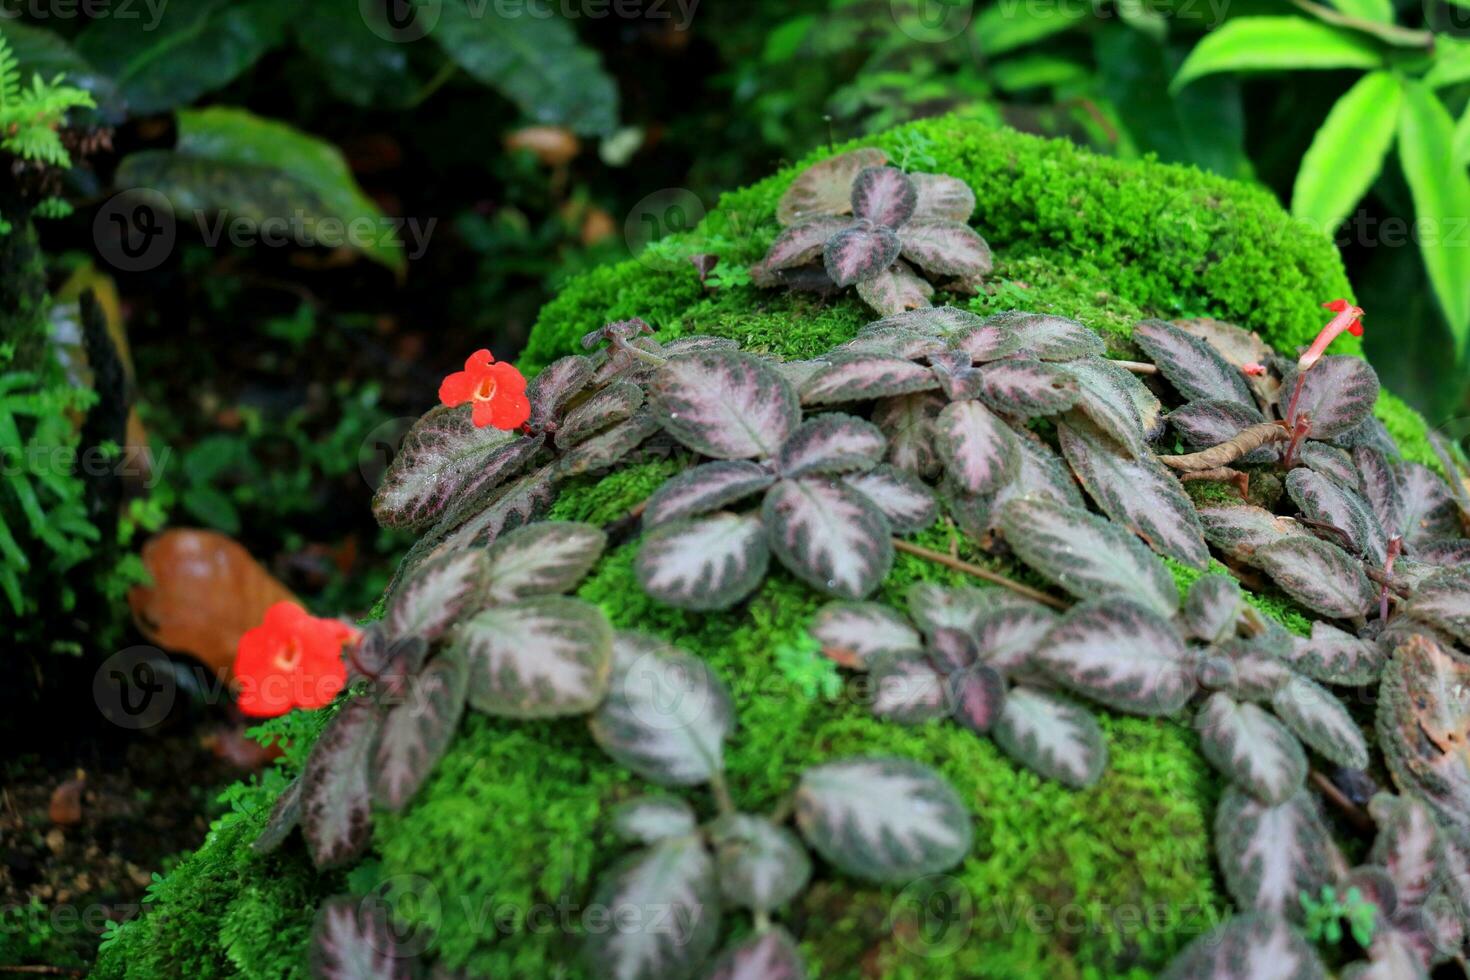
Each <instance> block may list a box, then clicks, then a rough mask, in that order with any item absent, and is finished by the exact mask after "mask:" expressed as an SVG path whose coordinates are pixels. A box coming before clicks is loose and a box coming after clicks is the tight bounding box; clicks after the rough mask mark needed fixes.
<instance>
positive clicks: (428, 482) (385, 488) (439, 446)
mask: <svg viewBox="0 0 1470 980" xmlns="http://www.w3.org/2000/svg"><path fill="white" fill-rule="evenodd" d="M543 441H544V440H543V439H542V438H541V437H536V438H534V439H527V438H524V437H521V436H518V435H517V434H516V433H514V432H504V431H502V430H500V429H497V428H495V427H493V426H486V427H485V428H476V426H475V423H474V422H473V421H471V419H470V410H469V406H467V405H465V406H460V407H459V408H445V407H443V406H440V407H438V408H435V409H432V410H431V411H429V412H427V413H426V414H425V415H424V417H423V418H421V419H419V420H418V421H417V422H415V423H414V424H413V428H411V429H409V430H408V434H407V435H406V436H404V438H403V444H402V445H401V446H400V447H399V449H398V453H397V455H395V456H394V457H393V462H392V463H391V464H389V466H388V471H387V472H386V473H385V474H384V475H383V482H382V484H381V485H379V487H378V491H377V493H376V494H374V495H373V516H375V517H376V518H377V519H378V523H379V524H382V525H383V526H384V527H402V528H409V529H414V530H417V529H420V528H423V527H426V526H428V525H429V524H431V523H433V522H434V521H436V520H438V519H439V518H441V517H443V516H444V515H445V514H446V513H447V512H448V511H449V509H450V507H451V506H453V505H455V504H459V503H462V502H463V501H465V500H466V499H468V498H471V497H475V496H477V495H479V494H481V493H483V492H485V491H487V490H490V489H491V488H493V487H495V486H497V485H498V484H500V483H502V482H504V481H505V480H506V479H507V478H508V477H511V476H513V475H514V474H515V472H516V471H517V470H519V469H520V468H521V467H523V466H525V465H526V463H527V462H528V461H529V460H530V458H531V457H532V456H534V455H535V454H536V451H537V450H538V449H540V448H541V445H542V443H543Z"/></svg>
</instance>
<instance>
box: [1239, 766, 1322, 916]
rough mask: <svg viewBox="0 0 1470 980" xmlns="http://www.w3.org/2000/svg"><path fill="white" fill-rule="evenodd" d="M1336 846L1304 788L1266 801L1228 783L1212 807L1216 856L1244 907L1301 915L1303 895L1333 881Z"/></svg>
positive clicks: (1309, 893)
mask: <svg viewBox="0 0 1470 980" xmlns="http://www.w3.org/2000/svg"><path fill="white" fill-rule="evenodd" d="M1335 850H1336V848H1335V845H1334V844H1333V843H1332V838H1331V836H1330V834H1329V832H1328V829H1327V827H1326V825H1325V824H1324V823H1323V821H1322V815H1321V813H1320V812H1319V810H1318V808H1317V804H1316V801H1315V800H1314V799H1313V798H1312V796H1311V794H1310V793H1309V792H1308V791H1306V790H1304V789H1303V790H1297V791H1296V792H1295V793H1293V794H1291V795H1289V796H1288V797H1287V798H1286V799H1285V800H1284V801H1283V802H1281V803H1280V804H1277V805H1270V804H1266V803H1262V802H1261V801H1259V800H1257V799H1255V798H1254V797H1252V796H1251V795H1250V794H1249V793H1247V792H1245V791H1244V790H1243V789H1242V788H1240V787H1239V786H1230V787H1227V788H1226V790H1225V794H1224V796H1223V797H1222V798H1221V800H1220V804H1219V806H1218V808H1217V809H1216V811H1215V854H1216V856H1217V857H1218V859H1219V862H1220V870H1221V871H1222V872H1224V877H1225V885H1226V887H1227V888H1228V889H1229V891H1230V895H1231V897H1232V898H1234V899H1235V902H1236V904H1237V905H1238V906H1240V907H1241V908H1242V909H1256V910H1259V911H1261V912H1266V913H1269V914H1270V915H1273V916H1284V917H1286V918H1289V919H1297V918H1299V917H1300V915H1301V904H1300V902H1299V896H1300V895H1301V893H1302V892H1306V893H1307V894H1308V895H1318V894H1320V893H1321V890H1322V886H1323V885H1325V884H1329V883H1331V882H1332V880H1333V877H1334V868H1333V858H1334V852H1335Z"/></svg>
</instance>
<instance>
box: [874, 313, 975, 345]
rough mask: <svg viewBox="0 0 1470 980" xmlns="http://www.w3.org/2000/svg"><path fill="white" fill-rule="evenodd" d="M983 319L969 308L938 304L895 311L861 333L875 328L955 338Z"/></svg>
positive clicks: (875, 321)
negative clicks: (899, 311)
mask: <svg viewBox="0 0 1470 980" xmlns="http://www.w3.org/2000/svg"><path fill="white" fill-rule="evenodd" d="M984 322H985V321H984V320H983V319H982V318H981V317H980V316H979V315H978V314H975V313H971V312H970V311H969V310H962V309H960V308H959V307H957V306H939V307H935V308H934V309H929V310H914V311H912V312H909V313H895V314H893V315H891V316H885V317H884V318H883V319H881V320H874V321H873V322H872V323H870V324H868V325H867V326H866V327H864V328H863V330H862V332H863V333H869V332H872V331H876V330H894V329H901V330H912V331H913V332H914V333H920V334H923V335H925V336H926V337H941V338H945V339H950V338H956V337H959V336H961V335H963V334H964V333H965V332H966V331H968V330H971V329H973V328H975V327H978V326H980V325H982V324H983V323H984Z"/></svg>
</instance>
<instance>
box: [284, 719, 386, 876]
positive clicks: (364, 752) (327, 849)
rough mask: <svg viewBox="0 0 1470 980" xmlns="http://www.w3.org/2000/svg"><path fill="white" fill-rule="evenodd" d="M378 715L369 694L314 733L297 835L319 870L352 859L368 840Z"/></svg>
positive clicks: (306, 770)
mask: <svg viewBox="0 0 1470 980" xmlns="http://www.w3.org/2000/svg"><path fill="white" fill-rule="evenodd" d="M381 720H382V714H381V712H380V711H379V710H378V705H377V704H375V703H374V702H373V700H372V699H371V698H356V699H354V700H351V701H348V702H347V703H346V704H345V705H343V706H342V708H341V710H339V711H338V712H337V713H336V714H335V715H333V716H332V719H331V720H330V721H328V722H327V724H326V727H325V728H323V729H322V733H321V735H320V736H318V738H317V740H316V743H315V744H314V745H313V746H312V748H311V754H310V755H308V756H307V757H306V767H305V768H304V769H303V770H302V773H301V834H302V836H303V837H305V838H306V849H307V851H308V852H310V854H311V861H312V863H313V864H315V865H316V866H317V868H318V869H322V870H325V869H327V868H337V867H341V866H342V865H345V864H347V863H349V862H351V861H352V860H353V859H354V858H356V857H357V856H358V855H360V854H362V852H363V851H365V850H367V846H368V844H369V842H370V841H371V839H372V826H373V824H372V819H373V818H372V786H371V783H370V781H369V780H370V778H371V777H370V774H369V771H368V760H369V759H370V758H371V755H372V751H373V740H374V739H375V738H376V736H377V732H378V725H379V723H380V722H381Z"/></svg>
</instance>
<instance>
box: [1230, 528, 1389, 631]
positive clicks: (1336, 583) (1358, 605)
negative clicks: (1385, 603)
mask: <svg viewBox="0 0 1470 980" xmlns="http://www.w3.org/2000/svg"><path fill="white" fill-rule="evenodd" d="M1251 563H1252V564H1254V565H1255V566H1256V567H1258V568H1260V569H1261V570H1262V571H1264V572H1265V573H1266V574H1267V575H1269V576H1271V578H1272V580H1273V581H1275V583H1276V584H1277V585H1278V586H1280V587H1281V591H1283V592H1285V593H1286V594H1287V595H1289V596H1291V597H1292V598H1293V599H1295V600H1296V601H1297V602H1300V603H1301V604H1302V605H1304V606H1306V607H1307V608H1308V609H1310V610H1312V611H1313V612H1315V613H1319V614H1321V615H1323V616H1330V617H1332V618H1334V619H1352V618H1353V617H1354V616H1362V615H1364V614H1365V613H1366V612H1367V611H1368V607H1369V606H1371V605H1372V604H1373V601H1374V600H1375V599H1376V598H1377V597H1378V592H1377V590H1376V589H1374V588H1373V583H1372V582H1370V581H1368V576H1366V575H1364V574H1363V569H1362V566H1361V565H1360V564H1359V563H1358V562H1356V561H1354V560H1353V559H1352V557H1351V556H1349V555H1348V553H1347V552H1345V551H1343V550H1342V549H1341V548H1339V547H1337V546H1335V545H1330V544H1328V543H1327V542H1325V541H1320V540H1318V539H1317V538H1310V537H1289V538H1284V539H1282V540H1280V541H1276V542H1273V543H1272V544H1268V545H1265V546H1264V547H1261V548H1257V549H1256V551H1255V553H1254V554H1253V555H1252V556H1251Z"/></svg>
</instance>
